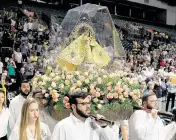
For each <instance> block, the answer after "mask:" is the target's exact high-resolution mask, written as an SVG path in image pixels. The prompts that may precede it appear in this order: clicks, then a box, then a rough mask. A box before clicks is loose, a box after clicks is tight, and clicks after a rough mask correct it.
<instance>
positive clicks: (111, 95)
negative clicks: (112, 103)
mask: <svg viewBox="0 0 176 140" xmlns="http://www.w3.org/2000/svg"><path fill="white" fill-rule="evenodd" d="M106 97H107V98H108V99H112V98H113V97H114V96H113V94H112V93H108V94H107V96H106Z"/></svg>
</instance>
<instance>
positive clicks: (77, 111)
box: [51, 92, 118, 140]
mask: <svg viewBox="0 0 176 140" xmlns="http://www.w3.org/2000/svg"><path fill="white" fill-rule="evenodd" d="M69 103H70V105H71V109H72V113H71V114H70V116H69V117H67V118H65V119H63V120H62V121H60V122H59V123H58V124H57V125H56V126H55V128H54V131H53V134H52V137H51V140H118V137H117V136H116V133H115V132H114V130H113V129H111V128H110V127H109V126H104V127H101V126H100V125H98V124H97V123H96V122H95V120H93V119H91V118H90V117H89V116H90V97H89V96H88V95H87V93H81V92H77V93H74V94H72V95H71V97H70V98H69ZM67 105H68V103H66V106H67ZM97 117H98V119H100V118H101V117H102V116H101V115H99V116H97Z"/></svg>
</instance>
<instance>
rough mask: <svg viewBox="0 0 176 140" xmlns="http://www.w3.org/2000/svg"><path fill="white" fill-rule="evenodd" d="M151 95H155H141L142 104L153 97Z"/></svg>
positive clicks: (149, 93)
mask: <svg viewBox="0 0 176 140" xmlns="http://www.w3.org/2000/svg"><path fill="white" fill-rule="evenodd" d="M153 95H156V94H155V93H154V92H152V91H151V92H148V93H146V94H145V95H143V96H142V104H143V103H144V102H146V101H148V98H149V97H150V96H153Z"/></svg>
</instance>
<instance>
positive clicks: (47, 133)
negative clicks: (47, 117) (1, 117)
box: [9, 123, 51, 140]
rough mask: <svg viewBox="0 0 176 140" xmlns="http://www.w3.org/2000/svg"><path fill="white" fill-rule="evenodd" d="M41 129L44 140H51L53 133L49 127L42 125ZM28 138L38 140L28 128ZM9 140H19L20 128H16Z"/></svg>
mask: <svg viewBox="0 0 176 140" xmlns="http://www.w3.org/2000/svg"><path fill="white" fill-rule="evenodd" d="M40 129H41V137H42V140H50V137H51V132H50V130H49V128H48V126H47V125H46V124H44V123H40ZM26 133H27V138H28V140H37V137H35V138H34V136H33V135H32V134H31V132H30V130H29V129H28V128H26ZM9 140H19V126H16V127H15V128H14V129H13V131H12V133H11V135H10V137H9Z"/></svg>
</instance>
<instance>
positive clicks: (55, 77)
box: [32, 67, 141, 119]
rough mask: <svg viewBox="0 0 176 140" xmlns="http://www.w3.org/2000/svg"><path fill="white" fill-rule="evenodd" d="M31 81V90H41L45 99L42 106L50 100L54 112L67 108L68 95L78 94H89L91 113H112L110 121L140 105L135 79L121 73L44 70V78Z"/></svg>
mask: <svg viewBox="0 0 176 140" xmlns="http://www.w3.org/2000/svg"><path fill="white" fill-rule="evenodd" d="M32 82H33V88H34V89H37V88H40V89H42V93H43V94H44V97H45V99H44V101H43V103H47V102H48V101H51V100H52V102H53V103H54V104H53V106H54V108H55V109H56V110H61V109H62V110H63V109H70V104H69V95H70V94H73V93H74V92H79V91H83V92H88V93H89V97H90V99H91V101H92V106H91V109H92V111H93V112H95V113H97V112H101V113H103V112H106V111H107V110H112V112H114V111H116V112H117V113H116V114H117V115H115V116H114V118H117V116H118V115H119V113H121V114H122V112H123V110H125V109H126V110H128V111H127V112H128V113H129V111H130V112H131V111H132V107H133V105H140V102H141V101H140V96H141V94H140V90H139V84H138V80H137V79H136V78H129V77H128V76H127V73H126V72H123V71H118V72H116V73H110V74H108V73H106V71H105V70H97V71H92V72H91V71H90V72H82V71H72V72H67V71H66V70H60V69H59V68H56V69H55V70H52V69H51V68H50V67H48V69H47V70H46V73H45V75H38V76H36V77H34V78H33V80H32ZM117 110H121V112H118V111H117ZM105 114H107V112H106V113H105ZM129 114H130V113H129ZM105 116H106V115H105ZM111 116H113V115H112V114H111ZM124 116H129V115H127V114H126V115H125V114H123V117H124ZM111 119H112V118H111Z"/></svg>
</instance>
